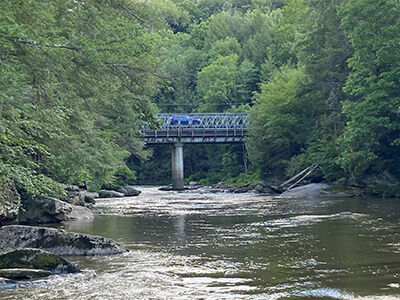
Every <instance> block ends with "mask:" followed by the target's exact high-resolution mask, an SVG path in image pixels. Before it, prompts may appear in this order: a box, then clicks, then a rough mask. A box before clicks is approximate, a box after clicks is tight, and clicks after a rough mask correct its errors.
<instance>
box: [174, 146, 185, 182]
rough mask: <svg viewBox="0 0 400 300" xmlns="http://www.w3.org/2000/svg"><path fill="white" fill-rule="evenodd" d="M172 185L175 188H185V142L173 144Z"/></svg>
mask: <svg viewBox="0 0 400 300" xmlns="http://www.w3.org/2000/svg"><path fill="white" fill-rule="evenodd" d="M172 187H173V189H174V190H183V144H182V143H180V142H177V143H174V144H173V145H172Z"/></svg>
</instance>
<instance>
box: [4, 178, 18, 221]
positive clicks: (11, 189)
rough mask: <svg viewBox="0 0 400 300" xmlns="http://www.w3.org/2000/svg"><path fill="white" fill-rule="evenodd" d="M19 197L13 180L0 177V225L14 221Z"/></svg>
mask: <svg viewBox="0 0 400 300" xmlns="http://www.w3.org/2000/svg"><path fill="white" fill-rule="evenodd" d="M20 206H21V197H20V196H19V194H18V192H17V189H16V188H15V185H14V182H13V181H12V180H8V179H6V178H0V225H2V224H7V223H13V222H16V219H17V216H18V211H19V207H20Z"/></svg>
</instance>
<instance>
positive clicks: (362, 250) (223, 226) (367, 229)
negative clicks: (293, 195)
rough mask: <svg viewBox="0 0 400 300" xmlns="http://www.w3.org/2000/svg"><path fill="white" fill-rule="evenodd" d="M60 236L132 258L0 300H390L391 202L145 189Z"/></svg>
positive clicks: (396, 277)
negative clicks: (89, 237) (122, 248)
mask: <svg viewBox="0 0 400 300" xmlns="http://www.w3.org/2000/svg"><path fill="white" fill-rule="evenodd" d="M98 208H99V209H100V210H101V212H102V214H103V215H100V216H98V217H96V218H95V219H94V220H93V221H90V222H88V221H85V222H74V223H69V224H65V225H64V227H65V228H66V229H67V230H71V231H77V232H83V233H90V234H97V235H102V236H106V237H110V238H113V239H115V240H118V241H120V242H121V243H123V244H124V245H126V246H127V247H128V248H129V249H130V250H131V251H130V252H129V253H127V254H124V255H119V256H110V257H90V258H72V259H73V260H74V261H75V262H77V263H78V264H79V266H81V267H82V268H83V269H84V270H85V271H84V272H83V273H82V274H78V275H68V276H54V277H52V278H50V279H49V281H48V283H47V284H45V285H43V284H42V285H38V286H34V287H21V288H17V289H14V290H8V291H1V292H0V298H1V297H2V296H3V297H5V299H54V298H57V299H95V298H96V299H97V298H101V299H110V298H113V299H390V300H391V299H398V298H400V243H399V241H400V239H399V234H400V230H399V229H400V225H399V221H400V209H399V203H398V202H396V201H393V200H371V199H334V200H321V199H307V200H294V199H291V200H273V199H272V198H270V197H260V196H257V195H251V194H240V195H232V194H211V193H205V194H195V193H175V192H160V191H158V190H157V189H155V188H147V189H144V192H143V194H142V195H141V196H139V197H136V198H124V199H115V200H102V201H99V203H98Z"/></svg>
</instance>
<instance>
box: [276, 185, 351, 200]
mask: <svg viewBox="0 0 400 300" xmlns="http://www.w3.org/2000/svg"><path fill="white" fill-rule="evenodd" d="M330 188H331V186H330V185H328V184H325V183H310V184H306V185H303V186H299V187H295V188H292V189H290V190H288V191H286V192H283V193H282V194H280V195H278V196H277V197H276V198H283V199H288V198H323V197H325V198H326V197H329V198H330V197H348V196H350V195H349V194H347V193H344V192H333V191H330Z"/></svg>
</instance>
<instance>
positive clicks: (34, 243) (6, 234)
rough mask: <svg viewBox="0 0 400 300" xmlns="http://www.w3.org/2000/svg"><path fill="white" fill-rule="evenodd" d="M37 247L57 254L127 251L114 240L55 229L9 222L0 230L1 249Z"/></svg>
mask: <svg viewBox="0 0 400 300" xmlns="http://www.w3.org/2000/svg"><path fill="white" fill-rule="evenodd" d="M19 248H39V249H43V250H46V251H49V252H51V253H53V254H56V255H111V254H118V253H122V252H125V251H126V250H125V249H124V248H123V247H122V246H121V245H119V244H118V243H116V242H114V241H113V240H110V239H107V238H103V237H100V236H94V235H87V234H81V233H75V232H68V231H65V230H61V229H56V228H46V227H32V226H23V225H9V226H4V227H2V228H1V229H0V252H4V251H10V250H14V249H19Z"/></svg>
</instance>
